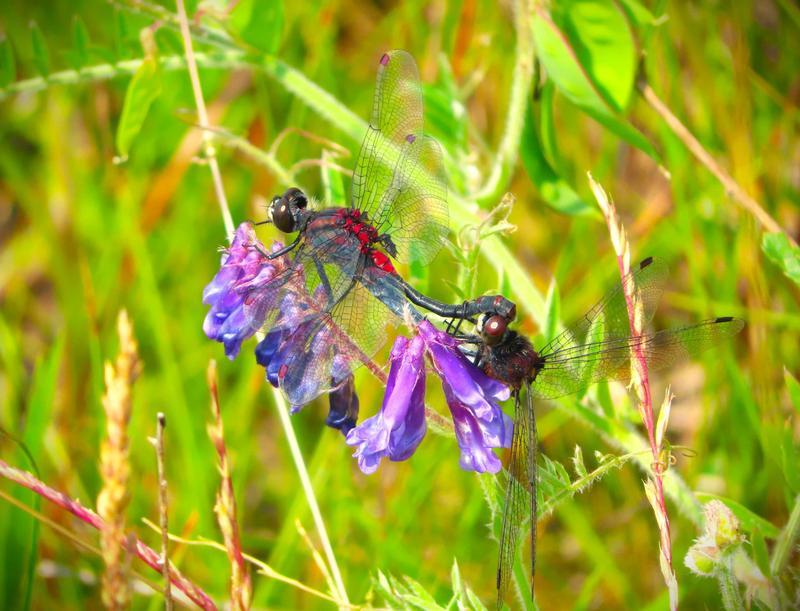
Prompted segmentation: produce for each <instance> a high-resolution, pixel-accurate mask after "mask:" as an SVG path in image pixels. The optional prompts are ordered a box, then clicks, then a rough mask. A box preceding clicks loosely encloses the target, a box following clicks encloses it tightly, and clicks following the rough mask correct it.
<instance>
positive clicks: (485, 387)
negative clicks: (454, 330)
mask: <svg viewBox="0 0 800 611" xmlns="http://www.w3.org/2000/svg"><path fill="white" fill-rule="evenodd" d="M418 329H419V332H420V334H421V335H422V337H423V338H425V344H426V346H427V348H428V354H429V355H430V357H431V361H432V362H433V368H434V369H435V370H436V373H437V374H438V375H439V377H440V378H441V380H442V387H443V388H444V394H445V397H446V398H447V406H448V407H449V408H450V413H451V415H452V416H453V425H454V428H455V433H456V439H457V440H458V446H459V448H460V449H461V458H460V461H459V462H460V464H461V467H462V468H463V469H467V470H470V471H478V472H480V473H485V472H488V473H497V472H498V471H499V470H500V469H501V467H502V464H501V462H500V460H499V459H498V458H497V456H496V455H495V454H494V452H492V448H507V447H509V446H510V445H511V436H512V432H513V424H512V422H511V419H510V418H509V417H508V416H506V415H505V413H503V410H502V409H500V406H499V405H498V403H497V402H498V401H505V400H506V399H508V397H509V395H510V391H509V389H508V387H507V386H506V385H505V384H502V383H500V382H498V381H497V380H494V379H492V378H490V377H489V376H487V375H486V374H485V373H483V371H481V370H480V369H479V368H478V367H476V366H475V365H473V364H472V363H470V362H469V360H468V359H467V357H466V356H464V354H463V353H462V352H461V351H460V350H459V349H458V342H457V341H456V340H455V339H453V338H452V337H451V336H450V335H448V334H447V333H445V332H444V331H440V330H439V329H436V328H435V327H434V326H433V325H432V324H431V323H429V322H428V321H427V320H426V321H423V322H421V323H420V325H419V327H418Z"/></svg>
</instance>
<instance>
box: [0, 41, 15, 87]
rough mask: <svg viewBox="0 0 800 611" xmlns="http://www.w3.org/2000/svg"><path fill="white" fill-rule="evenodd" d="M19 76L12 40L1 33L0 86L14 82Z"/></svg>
mask: <svg viewBox="0 0 800 611" xmlns="http://www.w3.org/2000/svg"><path fill="white" fill-rule="evenodd" d="M16 78H17V66H16V64H15V62H14V48H13V47H12V46H11V41H10V40H8V39H7V38H6V37H5V36H3V35H2V34H0V87H5V86H6V85H8V84H10V83H13V82H14V81H15V80H16Z"/></svg>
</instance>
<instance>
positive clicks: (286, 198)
mask: <svg viewBox="0 0 800 611" xmlns="http://www.w3.org/2000/svg"><path fill="white" fill-rule="evenodd" d="M290 191H291V190H290ZM290 191H287V192H286V193H284V194H283V197H281V198H275V199H273V200H272V204H271V205H270V207H269V216H270V218H271V219H272V222H273V223H274V224H275V227H277V228H278V229H280V230H281V231H283V232H284V233H292V232H294V231H295V219H294V209H293V208H294V207H293V206H292V200H291V199H290Z"/></svg>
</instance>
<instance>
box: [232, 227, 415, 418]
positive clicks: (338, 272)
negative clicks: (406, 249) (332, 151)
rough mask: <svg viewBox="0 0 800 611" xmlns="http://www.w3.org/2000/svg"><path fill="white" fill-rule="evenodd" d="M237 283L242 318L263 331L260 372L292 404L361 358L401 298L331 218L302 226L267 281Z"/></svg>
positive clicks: (333, 383) (375, 346) (382, 336)
mask: <svg viewBox="0 0 800 611" xmlns="http://www.w3.org/2000/svg"><path fill="white" fill-rule="evenodd" d="M239 290H240V292H241V293H244V294H245V297H244V304H245V305H244V308H243V311H244V316H245V317H246V318H247V320H248V321H249V322H248V324H250V325H251V326H252V327H253V328H254V329H258V328H262V329H263V330H264V331H265V332H266V333H267V334H268V335H269V337H270V339H271V349H272V351H273V352H274V354H273V355H272V356H271V357H270V365H268V366H267V367H268V369H267V373H268V376H270V374H271V377H272V378H273V379H275V380H276V381H277V383H278V385H279V386H280V388H281V389H282V390H283V391H284V394H285V395H286V397H287V399H288V400H289V401H290V402H291V403H292V404H293V405H303V404H305V403H308V402H309V401H311V400H312V399H314V398H315V397H317V396H318V395H320V394H322V393H324V392H328V391H330V390H332V389H334V388H337V387H338V386H339V385H340V384H342V382H344V381H345V380H346V379H347V377H348V376H350V375H351V373H352V371H353V370H354V369H356V368H358V367H359V366H361V365H362V364H364V363H366V362H369V361H370V360H371V358H372V357H373V356H374V355H375V353H376V352H377V351H378V350H379V349H380V348H381V346H382V345H383V344H384V343H385V341H386V327H387V325H389V324H395V323H396V322H397V317H396V315H395V314H394V312H402V306H401V304H402V303H403V293H402V288H401V287H400V286H399V284H398V283H397V282H396V280H395V279H394V277H393V276H392V275H391V274H388V273H387V272H384V271H383V270H380V269H378V268H376V267H375V266H373V265H372V263H371V260H370V259H369V257H368V256H367V255H364V254H363V253H361V251H360V243H359V242H358V240H357V238H356V237H355V236H353V235H352V234H349V233H345V232H341V231H338V229H337V228H335V227H333V226H331V227H324V226H323V227H317V228H315V230H314V231H308V232H307V235H306V239H305V242H304V243H303V244H302V245H301V246H300V247H299V248H298V250H297V254H296V255H295V256H294V258H293V259H292V260H291V261H290V262H288V263H286V264H285V267H284V269H283V270H282V271H281V272H280V273H278V274H277V275H275V276H274V277H273V278H272V279H271V280H270V281H269V282H263V280H262V281H259V279H257V278H256V279H254V280H253V281H252V282H249V283H248V284H246V285H243V286H241V287H239ZM381 300H385V301H386V303H384V302H383V301H381Z"/></svg>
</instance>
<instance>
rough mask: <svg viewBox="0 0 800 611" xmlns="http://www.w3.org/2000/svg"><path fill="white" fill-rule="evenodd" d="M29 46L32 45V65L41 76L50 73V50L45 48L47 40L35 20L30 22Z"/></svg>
mask: <svg viewBox="0 0 800 611" xmlns="http://www.w3.org/2000/svg"><path fill="white" fill-rule="evenodd" d="M31 46H32V47H33V65H34V66H36V70H37V71H38V72H39V74H41V75H42V76H47V75H48V74H50V51H48V50H47V41H46V40H45V39H44V34H42V30H40V29H39V25H38V24H37V23H36V22H35V21H32V22H31Z"/></svg>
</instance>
